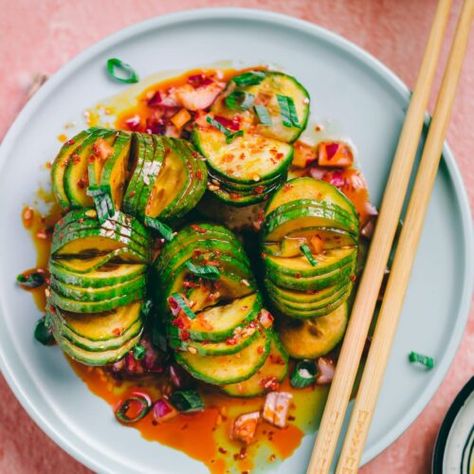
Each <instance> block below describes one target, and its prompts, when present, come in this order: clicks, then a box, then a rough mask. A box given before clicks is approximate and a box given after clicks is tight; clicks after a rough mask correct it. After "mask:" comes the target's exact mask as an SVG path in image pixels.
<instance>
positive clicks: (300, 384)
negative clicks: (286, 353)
mask: <svg viewBox="0 0 474 474" xmlns="http://www.w3.org/2000/svg"><path fill="white" fill-rule="evenodd" d="M316 374H317V370H316V364H315V363H314V361H313V360H301V361H299V362H298V363H297V364H296V367H295V370H294V371H293V373H292V374H291V378H290V384H291V386H292V387H295V388H304V387H308V386H309V385H311V384H312V383H313V382H314V381H315V380H316Z"/></svg>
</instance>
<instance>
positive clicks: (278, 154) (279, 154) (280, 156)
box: [276, 153, 285, 160]
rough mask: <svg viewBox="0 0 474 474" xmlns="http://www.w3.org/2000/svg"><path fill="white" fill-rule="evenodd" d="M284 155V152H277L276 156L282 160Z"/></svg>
mask: <svg viewBox="0 0 474 474" xmlns="http://www.w3.org/2000/svg"><path fill="white" fill-rule="evenodd" d="M284 156H285V155H283V153H277V155H276V158H277V160H281V159H282V158H283V157H284Z"/></svg>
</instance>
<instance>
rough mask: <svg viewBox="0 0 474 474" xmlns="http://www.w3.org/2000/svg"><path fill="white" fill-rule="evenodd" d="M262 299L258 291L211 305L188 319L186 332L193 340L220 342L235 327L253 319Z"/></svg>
mask: <svg viewBox="0 0 474 474" xmlns="http://www.w3.org/2000/svg"><path fill="white" fill-rule="evenodd" d="M261 309H262V301H261V299H260V296H259V295H258V293H253V294H251V295H248V296H244V297H243V298H238V299H235V300H234V301H232V303H229V304H226V305H223V306H213V307H212V308H210V309H207V310H205V311H202V312H201V313H198V314H197V316H196V318H195V319H192V320H190V322H189V328H188V332H189V335H190V337H191V339H192V340H194V341H211V342H221V341H224V340H226V339H228V338H229V337H232V335H233V334H234V331H235V329H236V328H238V327H241V328H242V329H243V328H244V327H245V326H247V325H248V324H249V323H250V322H251V321H254V320H255V319H256V318H257V316H258V314H259V312H260V310H261Z"/></svg>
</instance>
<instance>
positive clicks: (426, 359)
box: [408, 351, 435, 370]
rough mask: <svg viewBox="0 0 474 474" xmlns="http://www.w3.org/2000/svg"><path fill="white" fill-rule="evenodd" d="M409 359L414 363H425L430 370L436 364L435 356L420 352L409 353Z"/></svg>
mask: <svg viewBox="0 0 474 474" xmlns="http://www.w3.org/2000/svg"><path fill="white" fill-rule="evenodd" d="M408 360H409V361H410V363H412V364H421V365H424V366H425V367H426V368H427V369H428V370H430V369H432V368H433V367H434V365H435V361H434V359H433V357H430V356H426V355H423V354H418V352H413V351H412V352H410V354H408Z"/></svg>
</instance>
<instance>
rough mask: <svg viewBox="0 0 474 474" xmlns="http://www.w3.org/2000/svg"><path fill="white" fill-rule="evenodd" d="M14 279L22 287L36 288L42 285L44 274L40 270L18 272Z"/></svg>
mask: <svg viewBox="0 0 474 474" xmlns="http://www.w3.org/2000/svg"><path fill="white" fill-rule="evenodd" d="M16 281H17V282H18V283H19V284H20V285H21V286H23V287H24V288H38V287H40V286H41V285H44V275H43V274H42V273H40V272H31V273H26V274H25V273H20V274H19V275H18V276H17V277H16Z"/></svg>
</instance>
